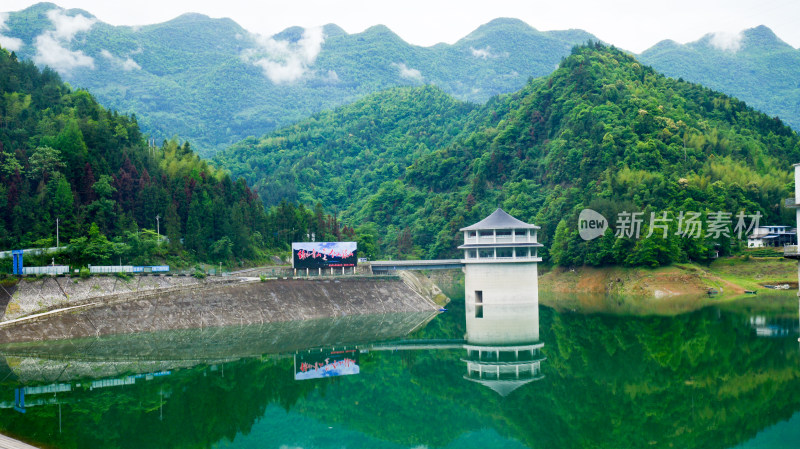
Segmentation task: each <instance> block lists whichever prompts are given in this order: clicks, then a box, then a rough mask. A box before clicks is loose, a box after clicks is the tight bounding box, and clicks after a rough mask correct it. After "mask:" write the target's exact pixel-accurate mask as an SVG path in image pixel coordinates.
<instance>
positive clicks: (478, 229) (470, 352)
mask: <svg viewBox="0 0 800 449" xmlns="http://www.w3.org/2000/svg"><path fill="white" fill-rule="evenodd" d="M538 230H539V227H538V226H536V225H532V224H529V223H525V222H523V221H520V220H518V219H516V218H514V217H512V216H511V215H509V214H508V213H506V212H505V211H503V210H502V209H497V210H496V211H494V213H492V214H491V215H489V216H488V217H486V218H485V219H483V220H481V221H480V222H478V223H475V224H474V225H472V226H467V227H466V228H462V229H461V231H462V232H463V233H464V244H463V245H461V246H459V247H458V248H459V249H461V250H463V251H464V259H463V260H462V261H461V262H462V263H463V265H464V268H463V269H464V274H465V276H464V288H465V292H464V302H465V305H466V322H467V335H466V340H467V344H466V345H464V349H466V350H467V357H466V358H464V359H462V361H463V362H465V363H466V364H467V375H466V376H465V379H467V380H470V381H473V382H478V383H480V384H482V385H484V386H487V387H489V388H491V389H492V390H494V391H496V392H497V393H498V394H500V395H502V396H506V395H508V394H510V393H511V392H512V391H514V390H515V389H517V388H519V387H521V386H522V385H525V384H527V383H530V382H533V381H536V380H539V379H541V378H542V377H543V376H542V373H541V363H542V361H544V359H545V357H544V356H543V354H542V352H541V349H542V347H543V346H544V343H542V342H540V341H539V280H538V263H539V262H541V260H542V259H541V258H540V257H539V254H538V249H539V247H541V246H542V245H541V244H540V243H539V242H538V240H537V237H538V235H537V231H538Z"/></svg>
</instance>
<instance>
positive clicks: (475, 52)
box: [469, 45, 509, 60]
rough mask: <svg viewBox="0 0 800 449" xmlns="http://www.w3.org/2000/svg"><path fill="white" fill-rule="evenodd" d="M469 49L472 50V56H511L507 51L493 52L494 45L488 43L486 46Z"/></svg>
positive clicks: (485, 57)
mask: <svg viewBox="0 0 800 449" xmlns="http://www.w3.org/2000/svg"><path fill="white" fill-rule="evenodd" d="M469 49H470V51H471V52H472V56H474V57H476V58H480V59H484V60H486V59H490V58H507V57H508V56H509V55H508V52H507V51H504V52H502V53H492V47H491V46H489V45H487V46H486V47H485V48H475V47H469Z"/></svg>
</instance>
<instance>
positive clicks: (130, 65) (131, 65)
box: [100, 49, 142, 72]
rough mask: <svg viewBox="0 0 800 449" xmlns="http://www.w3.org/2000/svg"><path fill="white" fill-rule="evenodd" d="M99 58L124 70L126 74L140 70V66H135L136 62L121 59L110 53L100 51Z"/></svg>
mask: <svg viewBox="0 0 800 449" xmlns="http://www.w3.org/2000/svg"><path fill="white" fill-rule="evenodd" d="M100 56H102V57H104V58H106V59H108V60H109V61H110V62H111V63H112V64H114V65H115V66H117V67H120V68H121V69H122V70H125V71H126V72H128V71H131V70H141V68H142V66H140V65H139V64H137V63H136V61H134V60H133V59H131V58H130V57H128V58H125V59H122V58H120V57H117V56H114V55H112V54H111V52H110V51H108V50H105V49H104V50H101V51H100Z"/></svg>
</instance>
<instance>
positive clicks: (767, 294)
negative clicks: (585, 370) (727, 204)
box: [539, 257, 797, 314]
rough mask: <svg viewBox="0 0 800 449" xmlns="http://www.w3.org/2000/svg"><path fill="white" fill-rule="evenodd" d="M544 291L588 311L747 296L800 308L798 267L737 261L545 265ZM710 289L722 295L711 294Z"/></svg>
mask: <svg viewBox="0 0 800 449" xmlns="http://www.w3.org/2000/svg"><path fill="white" fill-rule="evenodd" d="M766 285H789V287H790V288H789V289H788V290H774V289H769V288H767V287H765V286H766ZM539 289H540V300H541V301H542V303H543V304H546V305H548V306H551V307H555V308H558V309H567V310H580V311H583V312H607V313H622V314H676V313H683V312H687V311H690V310H695V309H699V308H702V307H705V306H708V305H711V304H719V303H721V302H729V301H731V300H734V299H744V298H747V297H750V300H749V301H748V303H750V304H758V303H768V302H769V303H773V302H775V301H779V302H781V303H784V302H787V303H791V302H794V304H795V307H796V295H797V263H796V262H794V261H791V260H786V259H782V258H755V257H749V258H746V257H745V258H743V257H731V258H723V259H718V260H716V261H714V262H713V263H712V264H710V265H708V266H706V265H699V264H693V263H685V264H675V265H671V266H668V267H661V268H656V269H647V268H627V267H604V268H591V267H577V268H561V267H553V268H549V267H542V269H541V270H540V277H539ZM709 290H712V291H714V292H717V293H716V294H714V295H713V296H709V294H708V292H709ZM747 292H755V295H753V294H750V293H747ZM737 302H738V301H737Z"/></svg>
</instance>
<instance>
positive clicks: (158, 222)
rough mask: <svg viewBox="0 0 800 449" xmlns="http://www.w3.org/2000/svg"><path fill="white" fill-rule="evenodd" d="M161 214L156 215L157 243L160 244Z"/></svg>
mask: <svg viewBox="0 0 800 449" xmlns="http://www.w3.org/2000/svg"><path fill="white" fill-rule="evenodd" d="M160 220H161V215H156V234H158V244H159V245H161V221H160Z"/></svg>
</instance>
